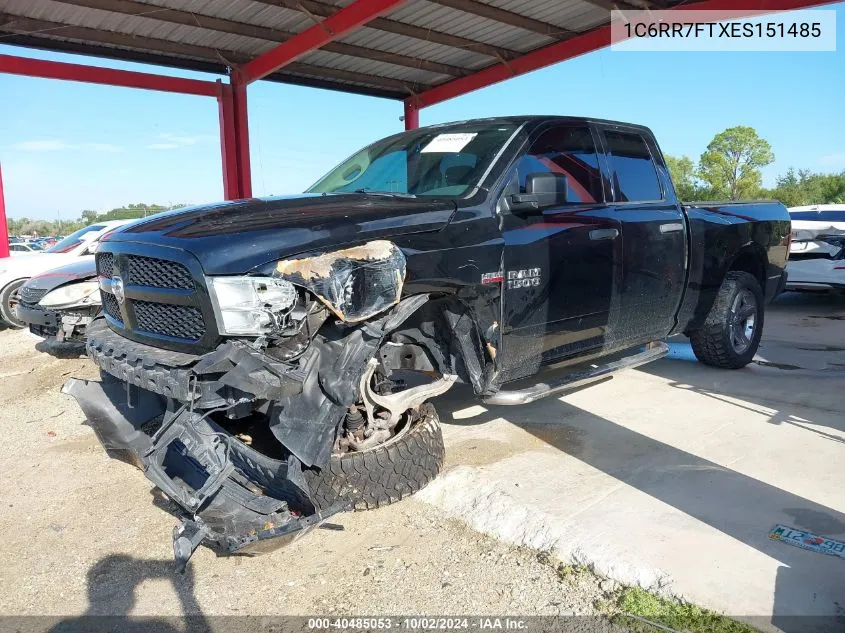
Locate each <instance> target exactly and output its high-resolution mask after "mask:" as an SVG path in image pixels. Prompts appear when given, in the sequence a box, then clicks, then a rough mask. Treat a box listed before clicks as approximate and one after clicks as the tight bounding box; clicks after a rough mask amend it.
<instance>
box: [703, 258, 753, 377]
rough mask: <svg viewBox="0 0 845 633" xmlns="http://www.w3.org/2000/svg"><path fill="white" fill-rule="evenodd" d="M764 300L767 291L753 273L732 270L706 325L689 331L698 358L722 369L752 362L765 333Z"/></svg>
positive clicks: (742, 365) (739, 366)
mask: <svg viewBox="0 0 845 633" xmlns="http://www.w3.org/2000/svg"><path fill="white" fill-rule="evenodd" d="M763 303H764V298H763V291H762V289H761V288H760V283H759V282H758V281H757V280H756V279H755V278H754V276H753V275H751V274H749V273H746V272H742V271H738V270H734V271H731V272H729V273H728V274H727V275H726V276H725V279H724V281H723V282H722V286H721V288H719V294H718V295H717V296H716V301H715V302H714V303H713V307H712V308H710V313H709V314H708V315H707V319H706V320H705V321H704V325H702V326H701V328H699V329H698V330H696V331H694V332H691V333H690V335H689V336H690V342H691V343H692V351H693V352H694V353H695V356H696V358H698V360H700V361H701V362H702V363H704V364H705V365H710V366H712V367H720V368H722V369H740V368H741V367H745V366H746V365H747V364H748V363H750V362H751V360H752V359H753V358H754V354H756V353H757V348H758V347H759V346H760V337H761V336H762V335H763Z"/></svg>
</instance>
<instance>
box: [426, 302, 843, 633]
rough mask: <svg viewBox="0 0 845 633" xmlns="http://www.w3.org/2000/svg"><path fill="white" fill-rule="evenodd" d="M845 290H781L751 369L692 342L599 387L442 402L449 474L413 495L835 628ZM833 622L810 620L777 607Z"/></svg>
mask: <svg viewBox="0 0 845 633" xmlns="http://www.w3.org/2000/svg"><path fill="white" fill-rule="evenodd" d="M843 318H845V298H842V297H829V296H822V297H819V296H814V295H792V294H790V295H786V296H784V297H783V298H782V299H781V300H779V302H778V303H777V304H776V305H775V306H772V307H771V308H770V311H769V313H768V315H767V325H766V329H765V330H764V342H763V345H762V346H761V349H760V353H759V354H758V357H757V361H758V362H757V363H755V364H754V365H752V366H749V367H747V368H745V369H743V370H739V371H734V372H731V371H724V370H717V369H712V368H709V367H705V366H703V365H701V364H699V363H697V362H695V360H694V358H693V357H692V356H691V350H690V349H689V345H688V343H687V342H686V341H685V340H683V339H681V340H678V341H674V342H673V343H672V347H673V350H672V354H671V356H670V358H668V359H664V360H662V361H659V362H657V363H653V364H651V365H648V366H645V367H643V368H641V369H640V370H636V371H629V372H625V373H624V374H621V375H620V376H618V377H617V378H615V379H613V380H612V381H610V382H607V383H603V384H600V385H596V386H593V387H591V388H588V389H585V390H582V391H580V392H577V393H574V394H571V395H569V396H565V397H563V398H560V399H556V398H550V399H546V400H542V401H539V402H536V403H534V404H533V405H527V406H524V407H513V408H506V407H490V408H489V409H488V408H486V407H483V406H479V405H478V403H477V401H476V400H475V399H474V398H473V397H472V395H471V394H470V393H468V392H467V391H459V390H457V389H455V390H453V391H452V392H450V393H449V394H447V395H446V396H444V397H443V398H442V399H441V401H440V402H439V405H438V407H439V410H440V411H441V417H442V419H443V422H444V425H445V429H444V434H445V436H446V442H447V455H448V457H447V459H448V461H449V465H450V466H451V468H450V469H449V470H448V471H447V472H446V473H445V474H444V475H442V476H441V477H440V478H439V479H438V480H436V481H435V482H434V483H433V484H432V485H431V486H429V487H428V488H427V489H425V490H424V491H423V492H422V493H421V494H420V497H421V498H422V499H424V500H427V501H428V502H430V503H433V504H434V505H437V506H439V507H441V508H443V509H445V510H446V511H447V512H449V513H450V514H452V515H453V516H457V517H461V518H463V519H464V520H466V521H467V522H468V523H469V524H470V525H472V526H473V527H475V528H476V529H479V530H482V531H484V532H488V533H491V534H494V535H496V536H498V537H500V538H503V539H505V540H507V541H510V542H513V543H518V544H525V545H529V546H532V547H537V548H540V549H546V550H551V551H554V552H556V553H557V554H558V555H559V556H560V557H561V558H562V559H563V560H569V561H572V562H579V563H582V564H587V565H590V566H592V567H593V568H594V569H595V570H596V571H597V572H599V573H601V574H604V575H607V576H609V577H611V578H613V579H614V580H618V581H621V582H624V583H627V584H639V585H642V586H645V587H650V588H654V589H658V590H660V591H663V592H666V593H670V594H673V595H676V596H679V597H682V598H685V599H688V600H690V601H692V602H695V603H697V604H700V605H702V606H706V607H709V608H711V609H715V610H717V611H720V612H723V613H726V614H728V615H733V616H754V617H755V620H754V623H755V624H756V625H757V626H763V627H764V628H779V629H782V630H785V631H792V630H806V629H808V628H810V629H811V628H813V627H814V626H816V625H818V626H819V627H821V629H822V630H823V629H824V628H827V627H834V628H833V629H832V630H845V558H838V557H834V556H826V555H823V554H819V553H816V552H812V551H806V550H802V549H798V548H795V547H791V546H789V545H786V544H784V543H781V542H777V541H773V540H770V539H768V538H767V535H768V533H769V531H770V530H771V529H772V528H773V527H774V526H775V525H776V524H785V525H788V526H791V527H795V528H799V529H806V530H810V531H812V532H815V533H816V534H820V535H822V536H826V537H830V538H834V539H837V540H840V541H845V415H843V409H845V407H843V404H845V323H843V322H842V320H843ZM807 615H817V616H835V615H838V616H840V617H841V618H843V619H842V620H838V621H836V620H830V619H827V620H820V621H811V620H808V619H806V618H799V619H791V616H807Z"/></svg>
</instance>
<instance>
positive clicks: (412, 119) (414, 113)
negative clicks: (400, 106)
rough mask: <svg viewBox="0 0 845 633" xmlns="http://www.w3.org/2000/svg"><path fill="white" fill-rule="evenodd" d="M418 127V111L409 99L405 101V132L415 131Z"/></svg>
mask: <svg viewBox="0 0 845 633" xmlns="http://www.w3.org/2000/svg"><path fill="white" fill-rule="evenodd" d="M419 126H420V111H419V110H418V109H417V106H416V104H415V103H414V102H413V101H411V100H410V99H405V130H406V131H407V130H416V129H417V128H418V127H419Z"/></svg>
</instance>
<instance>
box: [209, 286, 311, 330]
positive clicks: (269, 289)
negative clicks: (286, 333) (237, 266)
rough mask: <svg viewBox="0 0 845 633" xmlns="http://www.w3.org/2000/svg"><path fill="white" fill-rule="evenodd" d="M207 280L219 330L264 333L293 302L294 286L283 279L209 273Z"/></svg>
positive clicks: (279, 325)
mask: <svg viewBox="0 0 845 633" xmlns="http://www.w3.org/2000/svg"><path fill="white" fill-rule="evenodd" d="M208 282H209V284H208V287H209V289H210V290H211V301H212V303H213V305H214V312H215V314H216V316H217V327H218V330H219V331H220V333H221V334H242V335H247V336H249V335H252V336H259V335H261V334H267V333H269V332H272V331H273V330H276V329H279V328H280V327H281V325H282V319H283V317H284V315H286V314H287V313H288V312H290V310H291V309H293V307H294V306H295V305H296V288H294V286H293V284H291V283H290V282H287V281H285V280H283V279H275V278H273V277H209V278H208Z"/></svg>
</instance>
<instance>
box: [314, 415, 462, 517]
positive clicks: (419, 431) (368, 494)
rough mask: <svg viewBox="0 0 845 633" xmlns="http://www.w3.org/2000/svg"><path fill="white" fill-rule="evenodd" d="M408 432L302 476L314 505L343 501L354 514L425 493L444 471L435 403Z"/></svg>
mask: <svg viewBox="0 0 845 633" xmlns="http://www.w3.org/2000/svg"><path fill="white" fill-rule="evenodd" d="M420 414H421V415H420V418H419V419H418V420H416V421H415V422H414V423H413V426H412V427H411V428H410V429H408V432H407V433H404V434H402V435H401V436H400V437H397V438H396V439H395V440H391V441H388V442H387V443H385V444H382V445H380V446H376V447H375V448H372V449H369V450H366V451H361V452H350V453H344V454H342V455H333V456H332V458H331V461H329V463H328V464H326V466H325V467H324V468H322V469H319V470H317V469H313V470H305V471H303V474H304V476H305V481H306V482H307V483H308V488H309V492H310V496H311V501H312V503H313V504H314V505H315V506H316V508H317V509H318V510H325V509H327V508H329V507H331V506H332V505H334V504H335V503H337V502H338V501H340V500H345V501H347V502H349V504H350V506H351V507H352V508H354V509H355V510H372V509H374V508H380V507H383V506H386V505H390V504H391V503H396V502H397V501H400V500H401V499H404V498H405V497H408V496H410V495H412V494H414V493H415V492H418V491H419V490H422V489H423V488H425V486H426V485H427V484H428V483H430V482H431V481H432V480H433V479H434V478H435V477H437V475H438V474H439V473H440V469H441V468H442V467H443V457H444V454H445V449H444V446H443V434H442V433H441V431H440V419H439V417H438V416H437V411H436V410H435V409H434V405H432V404H431V403H428V402H427V403H425V404H423V405H422V406H420Z"/></svg>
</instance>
